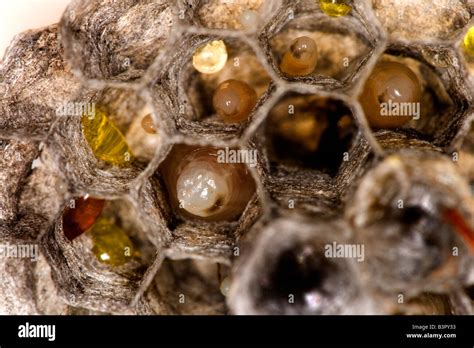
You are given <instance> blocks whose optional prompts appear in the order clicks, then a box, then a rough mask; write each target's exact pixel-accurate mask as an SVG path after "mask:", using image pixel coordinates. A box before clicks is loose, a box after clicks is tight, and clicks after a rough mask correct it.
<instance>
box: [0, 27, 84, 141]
mask: <svg viewBox="0 0 474 348" xmlns="http://www.w3.org/2000/svg"><path fill="white" fill-rule="evenodd" d="M58 36H59V35H58V27H57V25H52V26H49V27H47V28H43V29H40V30H29V31H27V32H24V33H21V34H18V35H16V36H15V39H14V40H13V42H12V43H11V44H10V46H9V47H8V49H7V50H6V52H5V56H4V57H3V58H2V61H1V64H0V76H1V78H0V96H1V98H0V110H1V112H0V113H1V115H2V117H1V119H0V136H1V137H3V138H11V137H18V138H23V137H24V138H28V139H30V140H33V139H36V140H43V139H44V138H46V136H47V135H48V132H49V131H50V129H51V126H52V125H53V123H54V121H55V120H56V118H57V115H56V112H55V111H56V108H57V107H59V106H60V105H62V104H63V103H65V102H67V101H69V100H70V99H71V98H73V97H74V96H75V95H76V93H77V92H78V91H79V90H80V83H79V80H78V79H77V78H76V77H75V76H74V75H73V73H72V71H71V68H70V66H69V65H68V64H67V63H66V62H64V60H63V56H62V55H63V49H62V47H61V45H60V42H59V37H58ZM2 54H3V52H2Z"/></svg>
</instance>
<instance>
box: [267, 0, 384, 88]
mask: <svg viewBox="0 0 474 348" xmlns="http://www.w3.org/2000/svg"><path fill="white" fill-rule="evenodd" d="M360 10H362V9H359V8H358V7H356V6H354V7H353V10H352V11H351V12H349V14H347V15H346V16H343V17H339V18H337V19H335V18H333V17H330V16H328V15H327V14H326V13H324V12H323V11H322V10H321V8H320V6H318V5H317V4H316V2H315V1H313V2H312V3H310V2H308V1H307V2H302V3H301V4H299V5H297V4H294V5H293V4H292V6H290V7H289V8H288V9H286V11H282V10H281V11H280V13H279V14H278V16H279V18H278V21H277V24H276V25H275V24H272V25H271V26H270V25H269V26H268V27H266V28H265V29H264V31H263V32H262V34H261V36H260V43H261V45H262V46H263V47H265V48H266V50H267V54H268V55H269V57H270V59H271V61H270V63H271V64H272V66H273V68H274V69H275V71H278V72H279V74H280V76H281V77H282V78H284V79H285V80H288V81H304V82H306V83H311V84H322V85H325V87H326V88H328V89H334V88H341V87H344V86H346V85H347V84H348V83H349V82H351V81H352V80H353V79H354V78H355V77H356V75H357V73H358V71H359V70H360V68H361V66H362V65H363V64H364V63H365V61H366V60H367V59H368V57H369V56H370V54H371V53H372V52H373V50H374V49H375V43H376V41H377V40H378V36H377V33H376V32H374V31H373V29H372V28H371V25H370V24H368V22H367V19H366V18H365V16H364V15H363V13H362V12H360ZM267 40H268V41H267Z"/></svg>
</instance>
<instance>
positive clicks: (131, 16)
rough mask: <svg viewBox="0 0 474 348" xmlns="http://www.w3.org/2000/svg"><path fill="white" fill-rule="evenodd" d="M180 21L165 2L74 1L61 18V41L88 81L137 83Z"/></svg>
mask: <svg viewBox="0 0 474 348" xmlns="http://www.w3.org/2000/svg"><path fill="white" fill-rule="evenodd" d="M175 21H176V19H175V18H174V13H173V9H172V6H171V3H170V2H169V1H164V0H163V1H162V0H159V1H154V0H146V1H140V2H133V1H132V2H110V1H93V2H82V1H73V2H71V3H70V4H69V6H68V8H67V9H66V11H65V12H64V15H63V17H62V19H61V23H60V32H61V36H62V40H61V42H62V45H63V46H64V50H65V56H66V58H67V60H68V61H69V63H70V64H71V65H72V67H73V68H75V70H76V72H79V73H80V74H82V75H84V76H85V77H86V78H91V79H110V80H119V81H133V80H136V79H138V78H140V77H141V76H142V75H143V74H144V72H145V70H146V69H147V68H148V67H149V66H150V65H151V64H152V63H153V61H154V59H155V58H156V57H157V56H158V55H159V54H160V52H161V51H162V50H163V48H164V47H165V46H166V43H167V41H168V38H169V35H170V32H171V27H172V25H173V23H174V22H175Z"/></svg>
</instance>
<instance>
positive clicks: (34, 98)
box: [0, 0, 474, 314]
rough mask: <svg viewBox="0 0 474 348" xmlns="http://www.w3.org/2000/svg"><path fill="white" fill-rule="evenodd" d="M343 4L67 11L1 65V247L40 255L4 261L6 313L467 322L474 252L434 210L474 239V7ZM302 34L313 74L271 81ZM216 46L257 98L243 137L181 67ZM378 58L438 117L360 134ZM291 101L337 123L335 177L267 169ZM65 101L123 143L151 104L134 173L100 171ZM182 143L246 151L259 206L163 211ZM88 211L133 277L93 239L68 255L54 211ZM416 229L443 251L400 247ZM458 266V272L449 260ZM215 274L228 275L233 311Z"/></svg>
mask: <svg viewBox="0 0 474 348" xmlns="http://www.w3.org/2000/svg"><path fill="white" fill-rule="evenodd" d="M350 4H351V6H352V11H351V12H350V13H349V14H348V15H346V16H343V17H339V18H331V17H328V16H327V15H326V14H324V13H323V12H322V11H321V9H320V7H319V3H318V2H316V1H314V0H301V1H294V0H280V1H278V0H276V1H263V0H233V1H214V0H208V1H204V0H203V1H198V0H196V1H192V0H176V1H172V0H169V1H166V0H163V1H160V0H155V1H153V0H122V1H110V0H102V1H99V0H93V1H72V2H71V3H70V5H69V7H68V8H67V10H66V11H65V13H64V15H63V17H62V19H61V21H60V23H59V24H58V25H52V26H49V27H47V28H43V29H40V30H31V31H27V32H25V33H22V34H19V35H17V36H16V37H15V39H14V40H13V42H12V43H11V45H10V47H9V48H8V50H7V52H6V54H5V56H4V59H3V60H2V62H1V65H0V96H1V100H0V154H1V156H0V163H1V165H0V239H1V243H2V244H3V245H6V244H15V245H21V244H36V243H37V244H39V246H40V256H39V259H38V260H37V262H32V261H31V260H29V259H22V258H2V259H1V262H0V274H1V276H2V280H3V281H2V283H1V284H0V313H7V314H100V313H113V314H120V313H125V314H228V313H230V314H277V313H282V314H395V313H402V314H409V313H411V314H413V313H420V314H433V313H446V314H471V313H472V311H473V308H472V303H473V302H472V301H473V297H474V296H473V286H474V262H473V257H472V253H471V254H470V253H469V250H468V245H467V243H465V242H464V240H463V239H462V238H460V237H459V236H456V235H454V234H453V233H452V231H450V230H449V229H448V228H447V227H444V228H441V227H440V228H439V231H440V232H439V231H438V229H437V228H435V227H434V226H441V225H440V224H442V221H441V220H440V219H441V216H440V215H439V214H440V212H439V211H438V210H437V207H438V206H439V204H441V203H442V204H445V205H448V206H455V207H457V208H459V209H460V211H461V212H462V214H463V215H464V218H465V220H466V221H468V223H469V224H470V227H471V230H472V229H473V228H474V205H473V201H472V199H473V198H472V196H471V192H470V187H469V184H472V183H474V157H473V156H474V140H473V139H474V132H473V131H470V124H471V121H472V119H473V117H474V113H473V110H474V101H473V91H474V60H469V59H468V58H466V57H465V56H464V54H463V51H462V50H463V49H462V38H463V36H464V35H465V33H466V32H467V30H468V28H469V27H470V26H472V25H473V23H474V21H473V18H472V17H473V13H474V3H473V2H472V1H470V0H468V1H462V0H460V1H448V0H440V1H436V2H433V1H430V2H427V1H422V0H410V1H406V0H404V1H401V0H374V1H371V2H370V1H359V0H358V1H354V2H351V3H350ZM244 9H251V10H257V9H258V13H259V16H260V22H259V23H258V27H257V28H256V29H255V30H241V28H240V23H239V15H240V13H241V12H242V11H243V10H244ZM308 33H309V35H312V36H313V37H314V38H316V41H317V43H318V46H319V49H320V51H321V56H322V57H323V58H322V60H321V62H320V63H319V66H318V69H317V70H316V73H315V74H312V75H310V76H307V77H298V78H289V77H287V76H284V75H283V74H282V73H281V72H280V70H279V67H278V57H279V55H280V54H281V52H282V51H281V50H282V48H284V47H285V45H287V43H288V42H289V40H291V39H293V38H294V37H295V36H297V35H298V34H308ZM214 39H220V40H224V41H225V43H226V45H227V46H228V48H229V50H230V51H231V52H234V53H235V52H239V55H241V56H242V57H244V58H245V63H246V64H242V65H241V67H240V68H239V69H237V70H234V72H235V73H236V74H240V76H245V77H246V78H249V77H252V76H253V79H254V80H255V81H254V82H255V83H257V84H259V85H258V87H259V88H260V89H261V97H260V99H259V100H258V103H257V108H256V110H255V111H254V112H253V113H252V115H251V116H250V119H249V121H248V122H244V123H242V124H241V125H236V124H225V123H220V122H218V121H217V120H216V119H215V118H213V117H212V116H211V117H208V116H209V115H207V114H206V113H207V107H206V106H205V105H203V104H202V100H203V99H205V96H203V95H202V94H203V93H206V92H205V91H206V86H213V85H215V83H216V81H215V80H213V79H212V78H208V79H203V80H199V79H198V77H197V76H198V75H197V72H196V71H195V70H193V68H192V65H191V64H190V61H191V59H192V56H193V53H194V52H195V50H196V49H197V48H198V47H200V46H201V45H202V44H204V43H206V42H209V41H211V40H214ZM386 54H389V55H390V56H391V57H392V58H391V59H394V60H401V61H404V62H406V64H408V65H409V66H411V67H413V68H414V70H415V71H416V72H417V74H418V75H419V76H421V77H422V80H423V81H424V86H423V88H424V91H425V92H426V93H425V95H426V98H424V99H423V103H424V105H425V106H426V109H425V111H424V112H425V113H426V114H430V115H432V116H433V117H431V118H430V117H427V118H425V120H427V121H423V122H419V123H418V124H417V125H416V126H415V127H411V128H410V127H406V128H402V129H396V130H379V131H373V130H371V129H370V128H369V127H368V124H367V121H366V120H365V118H364V114H363V112H362V109H361V107H360V105H359V103H358V102H357V95H358V93H359V92H360V90H361V87H362V86H363V83H364V81H365V79H366V78H367V77H368V75H369V73H370V71H371V69H372V68H373V66H374V64H375V63H376V62H377V61H378V60H379V59H380V58H381V57H382V56H384V55H386ZM345 58H347V61H348V62H349V63H348V64H346V65H343V64H342V63H341V62H344V59H345ZM255 69H257V70H255ZM203 91H204V92H203ZM294 95H315V96H319V97H325V98H329V99H331V100H335V101H337V102H338V103H340V104H343V105H344V106H345V107H346V108H347V109H348V110H350V112H351V113H352V115H353V117H354V119H355V124H356V126H357V128H356V130H355V131H354V133H353V136H352V138H351V141H350V144H349V146H348V148H347V155H348V158H349V160H347V161H341V162H338V163H336V164H332V167H331V169H330V170H329V171H324V170H319V169H314V168H307V167H296V168H295V167H294V166H291V165H288V164H287V163H286V162H284V161H281V162H279V158H278V156H275V153H273V152H272V149H271V147H270V145H269V140H268V134H267V133H266V132H265V129H266V128H265V127H266V124H267V120H268V115H269V112H270V111H271V110H272V108H273V107H274V106H275V105H277V104H278V102H279V101H280V100H282V99H284V98H286V97H288V96H294ZM74 102H78V103H80V102H85V103H100V104H103V105H106V106H107V107H108V108H109V110H110V111H111V115H113V121H114V122H115V123H116V124H117V125H118V127H121V126H124V127H125V126H128V125H130V124H131V123H132V122H133V121H134V117H136V114H137V113H138V112H139V111H140V110H142V109H143V108H144V107H145V105H146V106H147V107H148V108H149V109H150V110H151V111H152V117H153V120H154V121H155V124H157V125H158V126H159V134H160V137H159V140H158V141H157V142H156V144H155V146H154V149H155V151H154V152H152V153H151V154H148V155H149V160H148V161H147V163H145V162H141V161H136V162H133V163H132V164H131V165H130V166H127V167H120V166H111V165H104V163H101V162H100V161H98V160H97V159H96V158H95V157H94V155H93V153H92V152H91V150H90V148H89V147H88V144H87V142H86V140H85V139H84V136H83V133H82V132H81V126H80V117H75V116H61V115H58V113H57V110H58V107H60V106H61V105H64V104H65V103H74ZM180 143H186V144H195V145H213V146H216V147H225V146H229V147H238V148H242V149H256V150H257V153H258V161H257V165H256V167H255V168H249V170H250V171H251V173H252V175H253V177H254V179H255V182H256V186H257V190H256V194H255V197H254V198H253V199H252V200H251V201H250V202H249V204H248V206H247V208H246V209H245V211H244V212H243V213H242V215H241V216H240V218H239V219H238V220H237V221H233V222H219V223H209V222H196V221H191V220H187V219H180V218H179V217H177V216H176V213H175V212H173V211H172V209H171V208H170V206H169V204H168V202H167V196H166V192H165V188H164V187H163V183H162V180H161V177H160V174H159V172H158V171H157V169H158V167H159V165H160V163H162V162H163V161H164V160H165V158H166V157H167V154H168V153H169V151H170V149H171V148H172V146H173V145H174V144H180ZM454 153H455V154H457V155H459V158H458V160H456V161H455V160H453V158H454V157H453V154H454ZM86 194H89V195H91V196H94V197H99V198H103V199H107V200H109V201H111V202H112V209H114V210H115V212H116V213H117V214H119V215H120V217H121V219H122V220H123V223H124V224H127V225H129V226H132V229H133V230H134V231H135V234H136V236H135V237H136V239H137V240H139V241H141V242H142V244H143V249H144V255H145V256H146V257H145V258H144V261H143V260H142V261H143V262H141V263H140V262H135V263H132V264H131V265H129V266H124V267H120V268H110V267H107V266H105V265H102V264H100V263H98V262H97V261H96V260H95V259H94V256H93V255H92V253H91V251H90V249H91V240H90V238H89V237H88V236H87V233H86V234H84V235H83V236H81V237H80V238H78V239H76V240H74V241H73V242H70V241H68V240H67V239H66V238H65V237H64V234H63V233H62V223H61V216H62V213H63V210H64V208H65V206H66V204H67V203H68V202H69V201H70V200H71V199H72V198H74V197H80V196H84V195H86ZM399 199H403V201H404V202H406V204H409V206H410V207H411V208H410V209H412V210H410V211H409V213H406V214H407V216H405V215H404V216H403V217H402V218H400V217H398V216H394V215H393V214H392V213H391V207H392V204H396V203H394V202H398V200H399ZM290 201H291V202H292V204H289V202H290ZM440 202H441V203H440ZM420 211H421V212H420ZM408 215H409V216H408ZM413 215H415V216H416V217H415V220H416V224H419V225H416V226H418V227H420V228H421V229H423V228H425V230H427V231H434V230H436V231H438V232H433V233H431V234H430V233H427V235H424V234H422V235H423V238H425V237H426V239H423V240H422V241H421V242H420V240H419V238H418V239H417V237H416V236H415V235H413V236H408V237H407V236H406V235H404V233H403V231H404V229H403V226H405V225H400V223H399V222H400V219H402V220H403V219H408V220H410V219H412V218H413ZM410 221H411V220H410ZM418 227H417V228H418ZM442 232H444V233H442ZM418 237H419V236H418ZM334 242H337V243H349V244H350V243H352V244H360V245H365V261H364V262H357V260H355V259H344V258H341V259H338V258H335V259H327V258H323V257H321V255H322V254H323V251H324V247H325V246H326V245H328V244H332V243H334ZM452 247H456V248H457V249H458V250H459V255H458V256H456V257H450V256H449V255H447V253H448V254H449V253H450V252H452ZM218 264H219V265H220V266H219V267H218V266H217V265H218ZM221 273H222V274H224V275H226V274H230V279H231V286H230V291H229V294H228V296H227V297H224V296H223V295H222V294H221V292H220V290H219V286H220V281H221V280H222V279H220V276H219V274H221ZM400 295H402V297H403V298H404V300H403V301H401V302H400V301H399V300H400Z"/></svg>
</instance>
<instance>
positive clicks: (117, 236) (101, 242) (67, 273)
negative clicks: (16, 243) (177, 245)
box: [43, 196, 157, 312]
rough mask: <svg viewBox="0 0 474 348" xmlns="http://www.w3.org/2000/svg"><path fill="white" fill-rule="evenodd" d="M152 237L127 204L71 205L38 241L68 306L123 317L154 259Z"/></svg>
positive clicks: (93, 201) (79, 201) (82, 200)
mask: <svg viewBox="0 0 474 348" xmlns="http://www.w3.org/2000/svg"><path fill="white" fill-rule="evenodd" d="M152 233H153V232H152V231H151V230H150V228H149V227H148V226H147V225H145V224H144V223H143V219H142V216H141V213H140V212H139V211H137V210H136V208H135V207H134V205H133V204H132V202H131V201H129V200H128V199H119V200H106V201H104V200H102V199H100V198H94V197H90V196H85V197H78V198H76V199H73V200H71V201H70V202H69V205H68V206H66V207H65V210H64V212H63V215H62V216H61V218H59V219H58V221H57V223H56V225H55V227H54V229H53V230H52V231H50V233H48V234H47V235H46V236H44V238H43V243H44V246H45V253H46V256H47V259H48V263H49V264H50V265H51V268H52V277H53V280H54V282H55V284H56V287H57V288H58V291H59V293H60V295H61V296H62V297H63V298H65V300H66V301H67V302H68V303H70V304H71V305H73V306H82V307H87V308H88V309H93V310H98V311H105V312H108V311H111V312H114V311H118V312H123V311H124V308H127V306H128V305H129V304H130V302H131V300H132V298H133V296H134V293H135V292H136V291H137V290H138V288H139V285H140V281H141V279H142V276H143V274H144V273H145V271H146V269H147V267H148V266H150V265H151V263H152V260H153V258H154V257H155V256H154V255H155V253H156V250H157V247H156V246H155V245H153V244H152V243H151V242H153V241H154V239H153V237H152Z"/></svg>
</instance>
